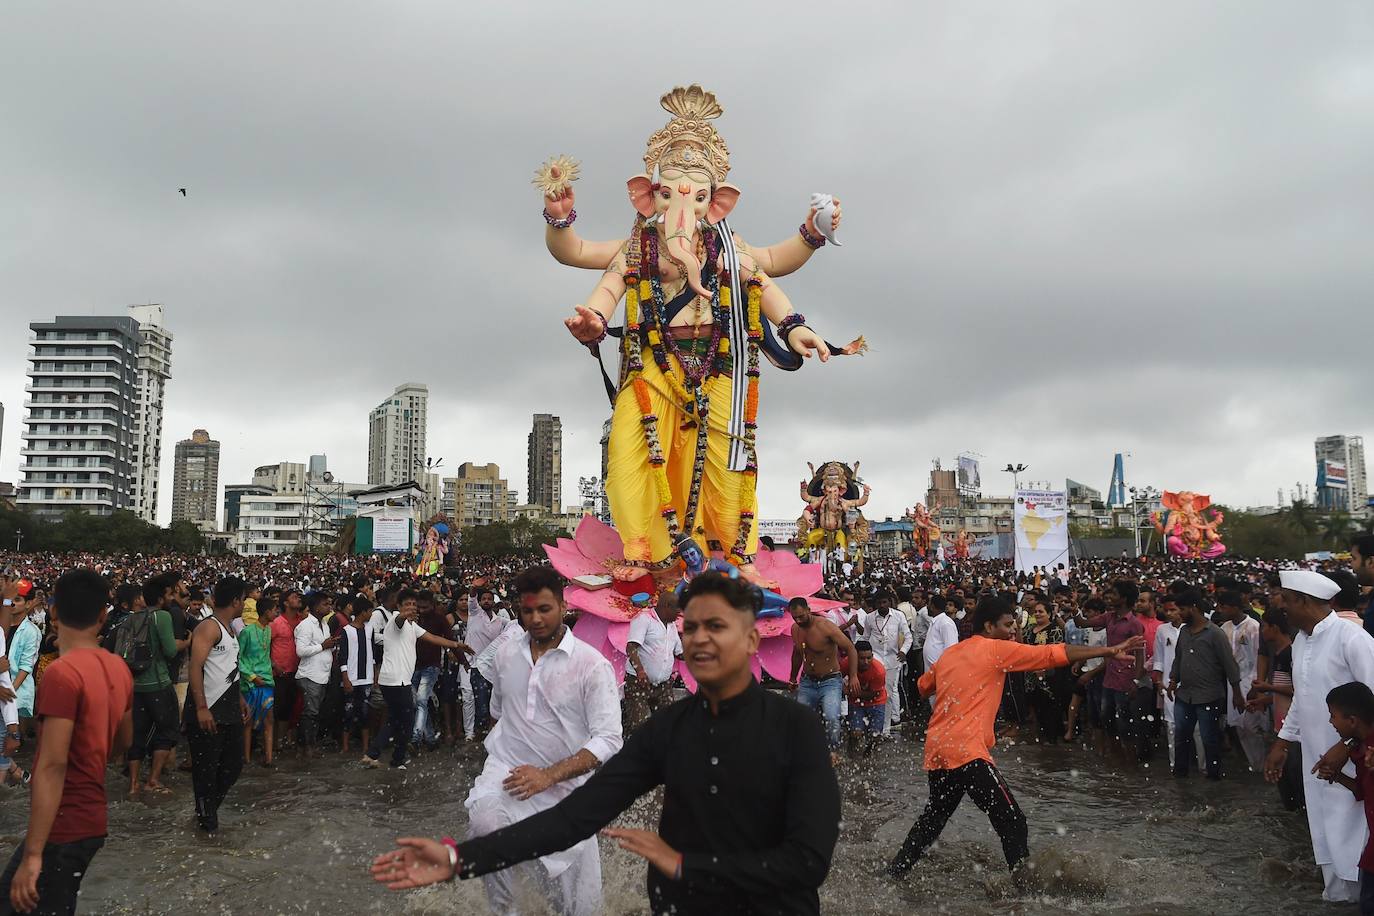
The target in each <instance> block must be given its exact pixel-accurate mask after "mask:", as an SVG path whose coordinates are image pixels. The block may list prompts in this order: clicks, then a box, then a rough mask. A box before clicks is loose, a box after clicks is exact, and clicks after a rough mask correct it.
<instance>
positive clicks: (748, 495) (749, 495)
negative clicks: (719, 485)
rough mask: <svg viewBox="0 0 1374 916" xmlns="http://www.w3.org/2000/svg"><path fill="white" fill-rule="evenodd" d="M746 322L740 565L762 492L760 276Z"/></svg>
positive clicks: (750, 287)
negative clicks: (758, 436)
mask: <svg viewBox="0 0 1374 916" xmlns="http://www.w3.org/2000/svg"><path fill="white" fill-rule="evenodd" d="M745 311H746V320H747V321H748V322H749V329H748V331H749V333H748V337H749V344H748V346H749V350H748V369H747V370H746V372H745V375H746V376H747V377H748V379H749V389H748V394H747V395H746V397H745V402H744V454H745V458H746V462H745V466H744V470H743V471H742V472H741V473H743V474H744V486H743V488H742V491H743V492H742V493H741V494H740V512H739V537H738V538H737V539H736V540H735V545H734V547H732V548H731V549H730V557H731V559H733V560H735V561H736V562H739V563H750V562H752V561H753V557H752V556H750V554H749V553H748V550H749V532H750V530H751V529H752V528H753V525H754V498H755V496H756V495H757V491H758V476H759V464H758V451H757V450H756V448H755V431H756V430H757V429H758V419H759V343H760V342H761V341H762V340H763V319H762V315H763V281H762V280H760V279H759V278H758V277H757V276H754V277H750V278H749V282H748V283H747V284H746V288H745Z"/></svg>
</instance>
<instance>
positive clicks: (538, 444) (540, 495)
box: [525, 413, 563, 513]
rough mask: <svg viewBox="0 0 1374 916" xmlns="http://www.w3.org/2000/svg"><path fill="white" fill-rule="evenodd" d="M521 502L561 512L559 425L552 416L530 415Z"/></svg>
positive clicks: (561, 427)
mask: <svg viewBox="0 0 1374 916" xmlns="http://www.w3.org/2000/svg"><path fill="white" fill-rule="evenodd" d="M527 483H528V491H529V492H528V493H526V495H525V498H526V499H528V500H529V502H530V505H533V506H543V507H544V508H545V509H548V510H549V511H550V512H553V513H559V512H562V511H563V421H562V420H560V419H558V418H557V417H555V416H554V415H553V414H547V413H537V414H535V415H534V427H533V428H532V429H531V430H530V437H529V480H528V481H527Z"/></svg>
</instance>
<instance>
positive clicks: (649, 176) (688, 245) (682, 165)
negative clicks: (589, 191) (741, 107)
mask: <svg viewBox="0 0 1374 916" xmlns="http://www.w3.org/2000/svg"><path fill="white" fill-rule="evenodd" d="M659 102H660V104H662V106H663V108H664V110H665V111H667V112H668V113H669V114H671V115H672V116H673V119H672V120H671V121H669V122H668V124H667V126H665V127H664V128H663V129H662V130H659V131H657V132H655V133H654V135H653V136H651V137H650V138H649V144H648V147H647V149H646V151H645V153H644V168H645V173H644V174H642V175H635V176H634V177H632V178H630V179H629V180H628V181H627V182H626V183H625V184H626V187H627V188H628V190H629V194H630V202H631V203H632V204H633V205H634V208H635V210H636V211H638V213H639V215H640V216H642V217H644V218H645V219H646V220H649V221H651V222H652V223H653V225H654V228H655V229H656V230H657V231H658V233H659V237H660V239H661V240H662V245H661V247H660V249H659V250H660V251H661V253H662V254H664V255H665V256H666V257H667V258H668V259H669V260H670V261H672V262H673V263H674V264H676V265H677V266H678V268H679V269H680V270H681V271H682V273H683V276H684V277H685V278H686V280H687V285H688V286H690V287H691V288H692V290H693V291H694V292H695V293H696V294H697V295H698V296H706V297H708V298H709V297H710V293H709V292H708V291H707V290H706V287H705V285H704V284H703V283H702V281H701V267H702V265H701V258H700V257H699V256H698V246H697V243H698V242H699V241H700V240H701V229H702V227H703V226H714V225H715V224H716V223H719V222H720V221H721V220H723V219H725V217H726V216H728V215H729V214H730V211H731V210H733V209H734V207H735V203H736V202H737V201H738V200H739V193H740V192H739V188H737V187H735V186H734V185H732V184H729V183H727V182H726V181H725V176H726V175H727V174H728V173H729V171H730V151H729V149H728V148H727V147H726V145H725V141H724V140H723V139H721V136H720V135H719V134H718V133H716V129H715V128H714V127H713V126H712V125H711V121H712V120H714V119H715V118H718V117H720V116H721V114H722V113H723V111H722V109H721V107H720V105H718V104H717V103H716V97H715V95H714V94H712V93H710V92H707V91H706V90H704V89H702V88H701V87H700V86H697V85H692V86H688V87H686V88H683V87H681V86H679V87H677V88H676V89H674V90H673V91H671V92H669V93H667V94H666V95H664V96H663V97H662V98H661V99H660V100H659Z"/></svg>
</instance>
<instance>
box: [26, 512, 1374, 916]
mask: <svg viewBox="0 0 1374 916" xmlns="http://www.w3.org/2000/svg"><path fill="white" fill-rule="evenodd" d="M0 563H3V564H4V565H5V566H6V575H5V576H4V577H3V578H0V591H3V598H4V609H3V617H0V640H2V641H0V662H2V664H0V712H3V714H4V722H5V726H6V740H5V742H4V746H3V750H0V774H3V781H4V784H5V786H7V787H9V790H10V791H28V792H29V793H30V794H31V802H30V826H29V831H28V834H27V835H26V838H25V840H24V842H23V843H22V844H21V845H20V847H19V848H18V849H17V850H16V851H15V853H14V856H13V858H12V859H11V861H10V865H9V867H8V868H7V870H6V871H5V873H4V875H3V877H0V896H3V897H4V898H5V900H6V901H8V902H12V905H13V907H14V909H15V910H16V911H19V912H30V911H36V912H71V911H72V910H71V908H72V907H74V906H75V899H76V897H75V895H76V892H77V890H78V889H79V885H80V876H81V875H82V874H84V872H85V871H86V866H87V865H88V864H89V862H90V860H91V858H92V857H93V856H94V855H95V853H96V851H98V849H99V848H100V845H101V844H102V843H103V842H104V835H105V823H106V821H105V817H106V815H105V802H106V796H105V779H104V775H105V768H106V765H107V763H108V765H110V766H113V767H118V768H121V770H122V772H123V774H124V775H123V778H124V780H125V785H126V786H127V793H128V795H129V796H130V797H138V796H141V795H145V794H147V795H166V794H170V793H172V792H173V788H172V787H170V786H169V785H168V776H169V774H172V773H175V772H178V771H181V770H185V771H188V772H189V774H190V783H191V786H192V793H191V794H192V796H193V799H194V817H195V822H196V824H197V826H198V828H199V829H200V830H202V831H204V832H206V833H214V832H216V831H218V830H219V829H220V824H219V810H220V806H221V804H222V803H223V801H224V800H225V798H226V797H227V796H229V794H230V793H231V792H232V791H233V786H234V784H235V782H236V780H237V779H238V777H239V775H240V772H241V770H242V768H243V767H244V766H245V765H255V766H263V767H273V766H275V765H276V761H277V760H278V759H279V757H280V756H281V755H282V754H291V755H294V756H295V757H297V758H300V759H303V760H306V761H309V760H312V759H314V758H319V757H322V756H324V755H325V754H326V753H331V752H335V753H338V754H341V755H346V756H345V759H346V760H348V762H349V765H356V766H362V767H369V768H374V767H376V768H380V767H382V766H383V763H384V762H385V763H386V764H388V765H389V766H390V767H391V768H394V769H396V770H400V769H404V768H406V767H407V765H408V764H409V763H410V761H411V758H412V756H413V755H415V754H417V753H419V754H427V753H436V752H441V750H442V748H444V747H445V746H453V745H461V744H467V743H469V742H472V743H473V747H474V748H476V746H477V745H476V742H478V741H479V740H481V741H483V747H482V750H483V751H484V752H485V763H484V766H483V769H482V773H481V775H480V776H479V777H478V778H477V779H476V781H475V782H474V784H473V786H472V789H471V792H470V794H469V795H468V797H467V800H466V807H467V810H468V823H469V829H468V836H469V839H468V840H467V841H464V842H462V843H459V842H456V841H452V840H447V839H446V840H444V841H443V842H438V841H429V840H423V839H419V838H409V839H407V840H404V841H402V843H401V845H400V846H399V847H398V849H397V850H395V851H393V852H391V853H387V854H385V855H383V856H379V857H378V860H377V862H376V863H375V864H374V866H373V872H374V876H375V877H377V878H378V880H380V881H383V882H384V883H386V884H388V885H389V886H393V887H397V888H403V887H413V886H418V885H420V884H426V883H431V882H432V881H434V880H440V879H446V878H450V877H455V876H456V877H476V876H482V877H483V880H484V883H485V885H486V890H487V894H488V898H489V900H490V902H491V905H492V908H493V912H501V913H504V912H513V911H514V909H513V907H515V903H514V901H515V900H516V887H517V885H518V884H519V883H520V882H521V881H527V882H531V883H533V884H535V885H536V886H538V887H540V888H541V889H542V890H543V892H544V893H545V894H546V895H547V896H549V897H550V898H551V899H552V900H554V901H555V902H556V903H557V904H558V906H559V907H561V910H562V911H564V912H569V913H593V912H598V911H599V906H600V899H601V897H600V885H601V880H600V871H599V853H598V847H597V845H596V842H595V839H594V834H595V832H596V831H597V830H599V829H601V828H603V827H605V825H607V824H609V823H610V822H611V821H612V820H613V819H614V818H615V817H616V816H617V815H618V814H619V813H620V812H621V811H623V810H624V809H625V808H626V807H628V805H629V804H630V803H631V802H633V801H634V800H635V799H636V798H638V797H639V796H640V795H643V794H645V793H646V792H648V791H649V790H651V789H653V788H654V787H655V786H659V785H662V786H663V787H664V792H665V795H664V805H663V815H662V818H663V819H662V824H661V826H660V829H659V831H658V832H656V833H655V832H652V831H637V830H625V829H609V830H606V831H605V833H606V834H607V835H609V836H611V837H612V838H613V839H615V840H616V841H617V842H619V843H620V845H621V846H623V847H624V848H626V849H629V850H631V851H632V852H635V853H637V854H639V855H641V856H643V857H644V858H645V859H646V860H647V861H648V862H649V864H650V866H651V867H650V870H649V873H650V880H649V894H650V900H651V904H652V906H653V908H654V912H669V911H671V912H679V913H684V912H705V911H706V910H708V909H712V908H715V909H722V910H723V911H734V910H732V909H729V908H728V906H727V904H728V905H729V906H735V905H736V904H737V903H738V901H740V900H747V901H748V902H749V903H748V907H747V908H746V910H745V911H750V912H780V913H781V912H787V913H792V912H817V911H818V907H819V904H818V898H817V888H818V887H819V886H820V884H821V882H822V881H823V880H824V877H825V873H826V870H827V868H828V866H829V863H830V859H831V856H832V854H833V851H834V846H835V843H836V841H837V838H838V828H837V824H838V821H839V809H840V798H839V794H838V789H837V788H836V785H837V784H836V776H835V773H836V768H844V767H848V766H857V765H861V764H856V763H853V762H852V761H856V760H861V759H862V758H863V757H864V756H866V755H868V754H871V753H872V752H873V749H874V747H875V746H877V745H878V744H880V743H881V742H884V741H891V740H894V737H895V736H897V735H901V736H902V738H903V740H911V741H913V742H920V743H921V744H923V750H922V751H921V752H922V753H923V757H924V764H925V768H926V770H927V777H928V782H929V786H928V794H927V796H926V800H925V807H924V810H923V811H922V812H921V813H920V816H919V817H918V818H917V819H916V822H915V824H914V826H913V827H912V829H911V832H910V834H909V835H908V837H907V839H906V841H905V842H904V843H903V844H902V846H901V848H900V849H899V850H898V851H897V852H896V855H895V857H894V858H893V859H892V861H891V863H890V865H889V868H888V873H889V874H890V875H891V876H892V879H893V880H901V878H902V876H903V875H905V874H906V873H907V872H908V871H910V870H911V869H912V868H913V867H916V866H917V865H918V863H919V862H920V860H921V858H922V856H923V854H924V852H925V850H926V849H927V848H928V847H929V846H930V844H931V843H933V842H934V841H935V839H936V838H937V837H938V836H939V834H940V831H941V830H942V829H943V827H944V825H945V822H946V821H947V819H948V818H949V817H950V815H951V814H952V813H953V811H954V810H955V808H956V807H957V806H958V804H959V801H960V800H961V798H962V797H963V795H965V794H968V795H969V796H970V797H972V798H973V800H974V801H975V802H976V803H977V804H978V806H979V807H980V808H981V809H982V810H984V811H985V812H986V813H987V815H988V817H989V819H990V821H991V822H992V824H993V827H994V829H995V830H996V831H997V833H998V835H999V837H1000V838H1001V841H1002V846H1003V851H1004V853H1005V855H1006V859H1007V863H1008V866H1009V867H1010V868H1011V869H1012V872H1013V874H1014V875H1015V874H1016V873H1017V872H1018V870H1019V869H1021V868H1022V867H1023V866H1024V864H1025V862H1026V861H1027V857H1028V855H1029V850H1028V846H1027V840H1026V837H1027V827H1026V821H1025V817H1024V815H1023V814H1022V813H1021V810H1020V808H1019V806H1018V805H1017V804H1016V802H1015V800H1014V796H1013V795H1012V793H1011V791H1010V789H1009V788H1008V786H1007V784H1006V782H1005V780H1004V779H1003V778H1002V775H1001V773H1000V772H999V771H998V770H997V768H996V766H995V764H994V762H993V759H992V756H991V752H992V750H993V749H994V748H995V746H996V744H997V742H998V740H1004V741H1040V742H1050V743H1073V744H1075V745H1081V746H1082V747H1084V748H1085V752H1086V749H1089V748H1091V749H1092V752H1094V753H1096V754H1097V755H1100V757H1101V759H1102V762H1101V765H1102V766H1115V767H1122V768H1131V767H1136V766H1140V765H1142V764H1144V763H1147V762H1150V761H1152V760H1157V759H1163V760H1165V761H1167V763H1168V765H1169V767H1170V769H1171V771H1172V773H1173V775H1174V776H1175V777H1178V778H1189V777H1191V776H1193V774H1194V773H1196V774H1198V778H1206V779H1232V778H1237V777H1240V776H1242V774H1244V773H1246V772H1254V773H1263V775H1264V776H1265V778H1267V779H1269V780H1270V781H1272V782H1274V783H1276V784H1277V785H1278V796H1279V798H1280V799H1281V800H1282V802H1283V804H1284V805H1286V806H1288V807H1289V808H1292V809H1298V808H1302V807H1306V808H1307V810H1308V816H1309V824H1310V828H1311V832H1312V840H1313V850H1314V858H1315V862H1316V864H1317V865H1319V866H1320V867H1321V870H1322V872H1323V878H1324V883H1325V889H1324V897H1326V898H1327V899H1331V900H1353V899H1360V880H1361V874H1362V872H1369V873H1374V854H1371V853H1366V854H1364V857H1363V858H1361V854H1362V851H1363V850H1364V847H1365V842H1366V840H1367V838H1368V829H1367V826H1366V820H1365V815H1364V809H1363V808H1362V807H1361V803H1360V801H1359V799H1374V784H1371V785H1369V788H1370V789H1371V791H1370V792H1369V794H1365V792H1364V787H1365V785H1366V784H1365V782H1364V780H1365V779H1366V776H1367V773H1368V770H1367V769H1366V760H1365V757H1366V755H1365V752H1364V745H1363V744H1362V742H1363V741H1364V740H1365V739H1366V738H1367V737H1369V736H1370V735H1371V730H1372V729H1374V695H1369V689H1368V687H1369V685H1374V636H1371V635H1370V634H1374V598H1371V593H1370V590H1371V587H1374V538H1371V537H1363V538H1360V539H1358V540H1357V541H1356V542H1355V543H1354V544H1353V545H1352V551H1351V561H1350V562H1349V563H1326V564H1319V565H1317V566H1316V567H1315V568H1298V566H1299V565H1298V564H1294V563H1267V562H1257V561H1244V560H1229V559H1228V560H1225V561H1221V562H1202V561H1183V560H1176V559H1168V560H1165V559H1162V558H1145V559H1141V560H1131V559H1124V558H1123V559H1119V560H1085V561H1079V562H1076V563H1074V564H1073V565H1072V566H1071V567H1070V566H1067V565H1064V566H1058V567H1056V568H1054V569H1040V570H1035V571H1033V572H1030V573H1026V572H1016V571H1015V570H1013V569H1011V568H1010V566H1009V564H1006V563H1004V562H998V561H982V560H968V561H962V562H959V563H953V564H948V565H945V564H932V563H928V562H922V561H921V560H919V558H911V557H907V558H902V559H897V560H885V561H871V562H869V563H868V564H867V568H866V569H864V571H863V572H862V573H857V572H852V571H851V572H850V573H849V574H845V575H840V576H836V577H832V578H830V579H829V580H827V582H826V588H825V591H824V592H823V593H822V595H823V596H824V597H828V598H833V599H835V600H836V601H839V602H841V603H842V604H843V605H844V607H843V608H842V609H841V610H838V611H831V612H827V613H825V614H821V613H813V612H812V609H811V607H810V604H809V603H808V601H807V600H806V599H804V598H797V599H793V600H792V601H791V603H790V604H789V606H788V613H789V614H790V615H791V618H792V636H793V646H794V657H793V664H792V677H791V679H790V681H791V682H790V683H785V682H777V681H773V680H772V679H771V678H768V677H767V676H766V675H765V677H764V679H763V683H758V682H757V680H756V678H755V676H754V674H753V671H752V668H751V665H750V659H751V656H752V654H753V653H754V652H756V651H757V648H758V636H757V632H756V631H755V629H754V626H753V621H754V617H755V615H756V614H757V613H758V612H759V610H761V604H757V602H758V601H759V599H758V594H759V593H758V591H757V590H756V589H753V588H752V587H751V586H748V585H747V584H746V583H744V582H743V581H741V580H738V579H735V578H730V577H728V576H723V575H720V574H717V573H708V574H703V575H702V576H699V577H698V579H696V580H693V582H692V583H691V585H690V586H689V587H688V588H687V589H686V590H685V591H684V592H683V593H682V594H681V595H674V594H673V593H672V592H671V591H665V592H664V593H663V595H662V596H660V597H659V599H658V600H657V601H656V602H651V603H650V605H648V606H646V607H644V609H643V610H642V611H641V612H640V614H639V615H638V616H637V617H636V618H635V619H634V621H633V622H632V625H631V628H630V632H629V636H628V642H627V645H626V651H625V655H626V660H625V665H624V683H623V687H622V686H621V685H620V684H618V683H617V680H618V678H617V676H616V673H615V670H614V669H613V667H612V665H611V664H610V662H609V661H607V660H606V659H604V658H603V657H602V656H601V655H600V653H599V652H597V651H596V650H594V649H592V648H590V647H589V646H588V645H587V644H586V643H583V642H581V641H580V640H578V639H577V638H576V631H577V624H578V615H577V613H576V612H575V611H572V610H570V609H569V608H568V607H567V606H566V605H565V604H564V603H563V598H562V587H563V583H562V581H561V579H559V577H558V576H557V574H556V573H554V572H553V570H552V569H551V568H549V567H547V566H539V565H530V561H529V560H528V558H518V557H507V558H502V559H499V560H491V559H482V558H468V557H461V558H456V559H455V561H454V565H452V566H449V567H446V568H445V569H444V570H443V572H442V574H441V575H439V576H433V577H424V578H417V577H415V576H413V575H412V571H411V570H410V569H409V567H408V564H407V563H406V562H405V558H404V557H386V556H372V557H314V556H288V557H273V558H251V559H250V558H239V557H181V556H94V555H66V556H59V555H35V554H26V555H14V554H10V555H0ZM1304 566H1307V567H1312V566H1313V564H1304ZM88 650H91V651H88ZM684 669H685V672H686V673H687V674H689V675H690V678H689V679H684V678H683V677H682V676H681V675H682V674H683V672H684ZM687 683H691V684H692V685H694V689H695V691H696V692H695V694H694V695H693V696H691V697H689V698H688V699H687V700H685V701H683V700H676V701H675V698H677V697H682V696H684V695H685V694H686V690H685V686H686V684H687ZM1361 687H1362V688H1363V691H1361V689H1360V688H1361ZM1328 694H1329V695H1330V697H1331V700H1330V701H1331V704H1332V705H1331V706H1330V708H1328V706H1327V702H1328ZM1367 697H1368V699H1367ZM780 703H781V704H784V705H779V704H780ZM808 707H809V708H810V709H811V710H814V715H813V714H812V713H811V712H808V711H807V708H808ZM913 746H914V745H913ZM763 759H779V760H786V761H788V763H787V764H786V765H785V769H786V770H787V775H785V778H783V779H782V780H781V781H772V782H771V783H770V784H771V785H774V786H775V789H776V791H761V790H760V789H759V785H760V783H759V781H758V780H751V779H749V778H748V774H749V773H750V771H751V769H752V768H754V767H756V765H757V761H759V760H763ZM307 765H309V764H307ZM25 786H27V787H28V788H27V789H25V788H24V787H25ZM0 791H3V790H0ZM803 800H804V802H803ZM1371 810H1374V809H1371ZM533 861H537V862H538V863H539V865H538V866H536V865H533V864H530V863H531V862H533ZM520 863H525V864H520ZM1364 894H1365V897H1364V906H1366V907H1367V910H1365V911H1367V912H1371V913H1374V876H1366V877H1365V878H1364ZM64 906H65V907H67V908H66V909H63V907H64ZM0 910H3V907H0Z"/></svg>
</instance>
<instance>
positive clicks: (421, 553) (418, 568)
mask: <svg viewBox="0 0 1374 916" xmlns="http://www.w3.org/2000/svg"><path fill="white" fill-rule="evenodd" d="M448 531H449V529H448V522H447V521H445V520H444V517H443V516H442V515H436V516H435V517H434V518H432V519H430V520H429V527H428V528H427V529H426V530H425V539H424V540H423V541H421V542H420V544H419V545H417V546H416V548H415V570H414V571H415V575H417V576H437V575H439V573H441V572H442V571H443V569H444V563H446V562H447V561H448Z"/></svg>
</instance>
